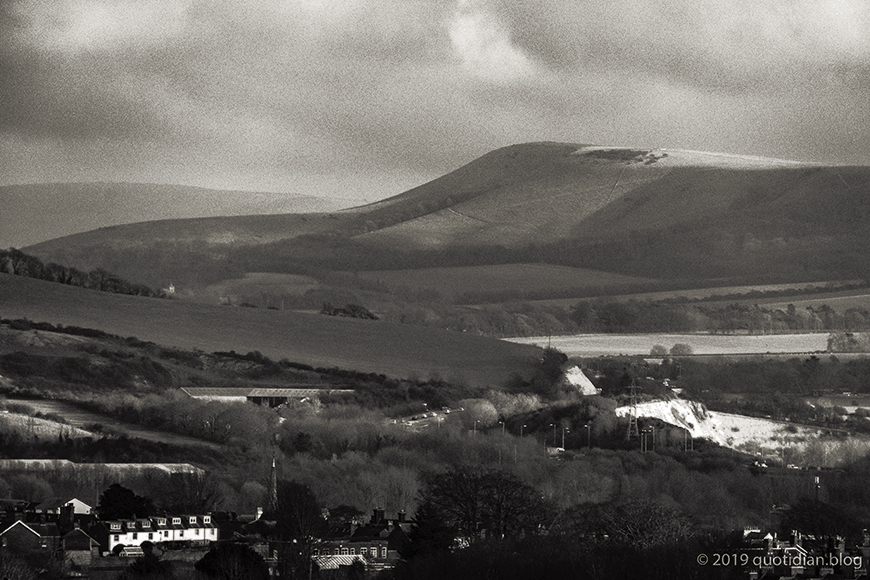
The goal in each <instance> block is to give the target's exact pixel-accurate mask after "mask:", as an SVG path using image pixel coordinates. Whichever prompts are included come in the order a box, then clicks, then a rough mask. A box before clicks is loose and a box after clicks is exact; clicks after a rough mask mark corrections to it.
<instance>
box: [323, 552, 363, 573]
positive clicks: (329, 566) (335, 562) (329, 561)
mask: <svg viewBox="0 0 870 580" xmlns="http://www.w3.org/2000/svg"><path fill="white" fill-rule="evenodd" d="M313 559H314V563H315V564H317V567H318V568H320V569H321V570H338V567H339V566H350V565H352V564H353V563H354V562H362V563H363V564H365V563H366V559H365V557H363V556H361V555H359V554H354V555H346V556H327V555H322V556H314V557H313Z"/></svg>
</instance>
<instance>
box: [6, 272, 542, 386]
mask: <svg viewBox="0 0 870 580" xmlns="http://www.w3.org/2000/svg"><path fill="white" fill-rule="evenodd" d="M0 316H2V317H4V318H12V319H14V318H29V319H30V320H34V321H40V322H50V323H52V324H58V323H59V324H63V325H67V326H68V325H74V326H81V327H86V328H97V329H100V330H103V331H105V332H109V333H111V334H117V335H120V336H125V337H126V336H136V337H138V338H139V339H141V340H148V341H152V342H155V343H157V344H161V345H165V346H175V347H179V348H184V349H200V350H203V351H206V352H212V351H219V350H220V351H228V350H235V351H236V352H240V353H246V352H250V351H255V350H257V351H260V352H261V353H263V354H264V355H265V356H267V357H269V358H272V359H274V360H280V359H283V358H286V359H288V360H290V361H293V362H298V363H303V364H309V365H311V366H314V367H324V368H329V367H338V368H343V369H348V370H357V371H362V372H372V373H383V374H386V375H388V376H394V377H409V376H412V375H416V376H418V377H420V378H427V377H429V376H430V375H432V374H433V373H437V374H438V375H440V376H441V377H443V378H445V379H455V380H462V381H466V382H467V383H469V384H472V385H484V386H486V385H496V386H500V385H502V384H503V383H504V382H505V381H506V380H507V379H508V377H510V376H511V375H512V374H513V373H514V372H520V373H522V374H527V373H529V372H530V371H531V367H532V365H533V364H535V362H536V361H537V359H538V357H539V356H540V349H538V348H536V347H533V346H527V345H517V344H511V343H507V342H504V341H499V340H496V339H489V338H483V337H476V336H468V335H465V334H461V333H455V332H449V331H445V330H439V329H432V328H424V327H418V326H409V325H402V324H391V323H387V322H383V321H368V320H356V319H349V318H338V317H331V316H323V315H319V314H305V313H299V312H282V311H276V310H264V309H253V308H232V307H222V306H214V305H206V304H193V303H188V302H184V301H180V300H161V299H156V298H152V299H149V298H138V297H133V296H123V295H118V294H106V293H101V292H94V291H90V290H83V289H80V288H74V287H70V286H64V285H62V284H52V283H49V282H42V281H38V280H32V279H27V278H21V277H18V276H10V275H7V274H0Z"/></svg>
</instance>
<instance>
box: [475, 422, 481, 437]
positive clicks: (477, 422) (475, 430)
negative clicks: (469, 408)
mask: <svg viewBox="0 0 870 580" xmlns="http://www.w3.org/2000/svg"><path fill="white" fill-rule="evenodd" d="M478 423H480V421H478V420H477V419H475V420H474V436H475V437H477V424H478Z"/></svg>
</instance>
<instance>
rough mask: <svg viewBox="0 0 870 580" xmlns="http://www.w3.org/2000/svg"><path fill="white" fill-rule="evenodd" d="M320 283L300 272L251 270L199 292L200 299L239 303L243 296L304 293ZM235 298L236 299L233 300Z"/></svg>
mask: <svg viewBox="0 0 870 580" xmlns="http://www.w3.org/2000/svg"><path fill="white" fill-rule="evenodd" d="M318 286H320V283H319V282H318V281H317V280H315V279H314V278H311V277H310V276H300V275H298V274H278V273H273V272H250V273H247V274H245V277H244V278H233V279H230V280H223V281H222V282H218V283H217V284H212V285H210V286H207V287H206V288H205V289H204V290H202V291H200V292H198V293H197V298H199V299H211V300H212V301H213V302H215V303H218V302H222V301H223V302H226V301H232V302H233V303H237V302H238V301H239V297H241V296H257V295H259V294H270V295H277V296H280V295H282V294H304V293H305V292H306V291H308V290H311V289H312V288H317V287H318ZM234 298H235V300H233V299H234Z"/></svg>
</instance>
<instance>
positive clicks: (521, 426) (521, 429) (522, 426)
mask: <svg viewBox="0 0 870 580" xmlns="http://www.w3.org/2000/svg"><path fill="white" fill-rule="evenodd" d="M525 427H526V426H525V425H520V437H522V436H523V429H525Z"/></svg>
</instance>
